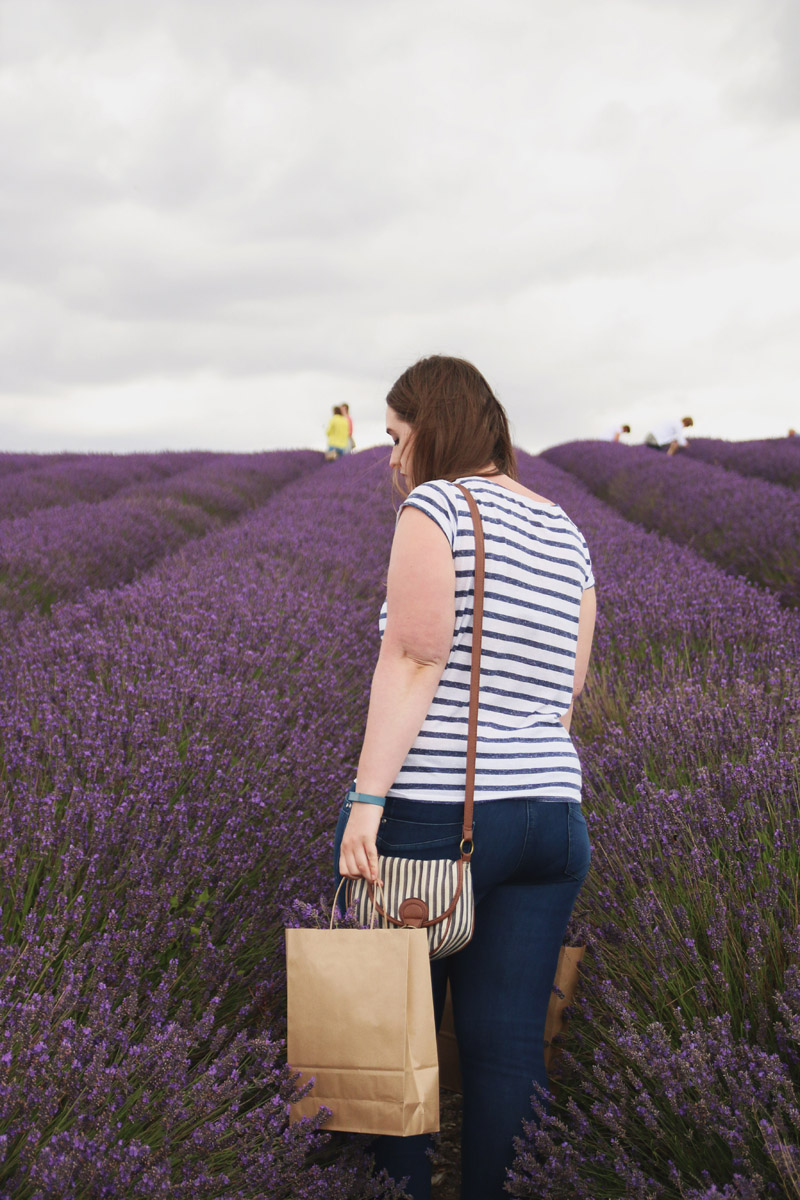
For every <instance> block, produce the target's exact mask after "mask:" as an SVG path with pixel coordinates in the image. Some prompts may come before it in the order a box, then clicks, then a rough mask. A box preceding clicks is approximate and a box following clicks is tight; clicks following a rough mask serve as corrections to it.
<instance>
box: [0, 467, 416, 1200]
mask: <svg viewBox="0 0 800 1200" xmlns="http://www.w3.org/2000/svg"><path fill="white" fill-rule="evenodd" d="M376 467H377V468H378V470H377V473H376ZM386 475H387V472H386V467H385V461H384V459H383V456H381V458H380V460H379V461H378V462H376V461H375V458H374V456H373V457H372V458H370V456H369V455H360V456H353V457H352V458H351V459H350V460H346V461H344V462H342V463H340V464H335V465H332V466H330V467H327V468H325V470H323V471H319V472H317V473H315V474H311V475H309V476H307V477H305V478H304V479H302V480H300V481H298V482H297V483H295V484H290V485H289V486H288V487H287V488H286V489H285V490H284V491H283V492H281V493H279V494H278V495H277V496H275V497H274V498H273V499H272V501H270V502H268V503H267V504H266V505H264V506H263V507H262V508H260V509H259V510H257V511H256V512H255V513H253V514H252V515H251V516H250V517H248V518H246V519H245V520H243V521H242V522H241V523H240V524H239V525H237V526H235V527H234V528H231V529H228V530H224V531H222V532H219V533H216V534H212V535H210V536H209V537H207V538H206V539H204V540H203V542H202V543H193V544H192V545H190V546H188V547H187V548H186V550H185V552H184V554H182V555H181V556H180V557H176V558H173V559H171V560H169V561H164V562H162V563H161V564H160V565H158V566H157V567H156V568H155V569H154V570H153V571H152V572H151V573H150V574H149V575H148V576H147V577H145V578H144V579H142V580H141V581H139V582H138V583H136V584H134V585H132V586H130V587H128V588H124V589H121V590H119V591H118V592H115V593H112V594H102V593H99V592H93V593H90V594H89V595H88V596H87V597H86V599H85V601H84V602H83V603H80V604H61V605H57V606H55V608H54V610H53V614H52V619H51V620H50V621H48V622H43V621H41V620H38V619H34V618H28V619H26V620H24V621H23V622H21V624H20V625H19V627H18V631H17V634H18V636H17V639H16V641H15V643H13V644H8V645H7V646H6V648H5V655H4V659H3V662H2V679H0V763H1V764H2V788H3V791H4V799H5V803H4V804H3V805H2V806H0V830H2V833H1V834H0V906H1V907H2V917H1V918H0V920H1V921H2V933H3V938H2V942H0V1008H1V1009H2V1011H3V1013H4V1014H5V1020H4V1035H5V1039H6V1040H5V1044H4V1047H3V1049H4V1053H0V1149H1V1150H2V1153H0V1194H2V1195H6V1194H8V1195H10V1194H13V1195H15V1196H31V1197H33V1196H35V1195H41V1194H48V1195H56V1194H57V1195H59V1196H64V1197H72V1196H78V1195H85V1194H87V1193H86V1189H87V1188H88V1187H91V1188H92V1194H97V1195H101V1194H108V1195H125V1196H130V1197H137V1196H142V1197H144V1196H170V1197H172V1196H179V1197H187V1198H188V1197H209V1198H210V1197H217V1196H220V1195H224V1196H225V1197H226V1198H227V1197H230V1198H231V1200H235V1198H238V1197H242V1200H244V1197H248V1198H249V1197H252V1196H276V1197H280V1196H285V1197H288V1196H290V1195H291V1196H293V1197H303V1198H304V1197H309V1198H310V1197H318V1196H321V1195H324V1196H326V1197H331V1198H332V1200H345V1198H346V1197H352V1198H355V1200H359V1198H363V1200H366V1198H367V1197H376V1198H377V1197H378V1196H385V1197H387V1200H388V1197H390V1196H392V1195H394V1192H393V1190H392V1189H391V1188H389V1187H386V1186H384V1185H382V1184H380V1183H378V1182H375V1181H371V1179H370V1174H369V1169H368V1164H367V1163H366V1161H365V1160H364V1159H363V1157H362V1156H361V1155H360V1153H359V1152H358V1151H355V1150H354V1151H353V1152H351V1153H350V1154H349V1156H345V1157H344V1158H342V1157H341V1156H338V1157H337V1158H336V1159H335V1160H334V1161H332V1162H330V1163H328V1164H327V1165H326V1162H325V1159H324V1157H323V1158H320V1157H319V1152H320V1150H321V1143H322V1142H323V1141H324V1135H318V1134H317V1133H316V1132H315V1129H316V1126H317V1125H318V1124H319V1122H315V1123H308V1122H306V1123H303V1124H302V1125H299V1126H295V1127H293V1128H292V1129H291V1130H290V1129H289V1126H288V1119H287V1100H288V1098H289V1096H290V1095H291V1094H292V1088H293V1085H292V1079H291V1076H290V1075H289V1074H288V1073H287V1070H286V1067H285V1065H284V1064H283V1062H282V1059H281V1053H280V1042H279V1038H280V1033H281V1028H282V1025H281V1021H282V1016H281V1014H282V1008H283V1000H282V988H283V969H282V950H281V944H282V927H283V924H284V921H285V920H286V919H287V918H288V919H290V920H294V921H296V920H298V917H296V916H293V915H292V913H293V911H294V909H293V905H294V904H295V902H300V901H307V900H308V899H309V898H311V899H316V898H318V897H319V896H320V894H321V893H323V892H324V893H326V894H329V892H330V888H329V880H330V873H331V862H330V857H331V842H332V833H333V825H334V822H335V812H336V808H337V806H338V803H339V802H340V799H341V795H342V792H343V788H344V786H345V781H346V780H347V779H348V776H349V774H350V773H351V772H352V770H353V765H354V760H355V756H356V754H357V747H358V739H359V735H360V727H361V725H362V724H363V719H364V705H365V701H366V687H367V681H368V678H369V674H370V669H371V665H372V661H373V658H374V655H375V653H376V649H377V631H376V625H375V613H376V608H377V605H378V602H379V596H380V591H381V588H382V577H383V572H384V571H385V565H386V559H387V552H388V546H389V542H390V538H391V530H392V525H393V519H394V513H393V510H392V507H391V503H390V500H389V494H388V487H387V479H386ZM309 1152H311V1153H312V1157H311V1158H307V1155H308V1154H309ZM90 1181H91V1182H90Z"/></svg>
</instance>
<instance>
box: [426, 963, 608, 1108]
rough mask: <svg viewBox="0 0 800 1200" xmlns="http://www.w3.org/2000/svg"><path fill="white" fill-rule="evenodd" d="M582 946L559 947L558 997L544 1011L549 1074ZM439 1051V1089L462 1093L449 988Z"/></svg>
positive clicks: (571, 995) (572, 992)
mask: <svg viewBox="0 0 800 1200" xmlns="http://www.w3.org/2000/svg"><path fill="white" fill-rule="evenodd" d="M585 950H586V947H585V946H562V947H561V951H560V953H559V956H558V965H557V967H556V977H555V980H554V986H555V987H557V988H558V990H559V991H560V992H563V994H564V996H563V999H562V998H561V996H558V995H556V993H555V992H553V994H552V996H551V997H550V1004H549V1005H548V1008H547V1017H546V1019H545V1024H544V1047H545V1049H544V1062H545V1067H546V1068H547V1070H548V1071H549V1070H550V1067H551V1066H552V1064H553V1062H554V1060H555V1058H556V1055H557V1054H558V1052H559V1049H560V1047H559V1046H554V1045H553V1038H554V1037H556V1035H557V1034H559V1033H561V1032H562V1030H563V1029H564V1025H565V1021H564V1009H565V1008H566V1007H567V1005H568V1004H572V1001H573V1000H574V999H575V989H576V987H577V986H578V979H579V971H578V966H579V963H580V962H581V960H582V958H583V955H584V951H585ZM436 1041H437V1047H438V1050H439V1079H440V1083H441V1086H442V1087H443V1088H446V1089H447V1090H448V1091H450V1092H460V1091H461V1067H460V1065H459V1061H458V1042H457V1041H456V1031H455V1025H454V1023H453V999H452V996H451V995H450V985H449V984H448V985H447V999H446V1000H445V1002H444V1016H443V1017H442V1024H441V1026H440V1027H439V1036H438V1038H437V1039H436Z"/></svg>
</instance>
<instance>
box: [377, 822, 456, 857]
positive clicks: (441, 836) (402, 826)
mask: <svg viewBox="0 0 800 1200" xmlns="http://www.w3.org/2000/svg"><path fill="white" fill-rule="evenodd" d="M462 828H463V826H462V823H461V821H447V822H436V823H433V822H429V821H406V820H401V819H400V818H398V817H392V816H386V817H383V818H382V819H381V823H380V826H379V828H378V850H379V852H380V853H381V854H403V855H405V857H407V858H437V857H439V858H444V857H447V856H449V854H450V853H451V852H452V853H454V854H455V855H457V854H458V847H459V844H460V842H461V831H462Z"/></svg>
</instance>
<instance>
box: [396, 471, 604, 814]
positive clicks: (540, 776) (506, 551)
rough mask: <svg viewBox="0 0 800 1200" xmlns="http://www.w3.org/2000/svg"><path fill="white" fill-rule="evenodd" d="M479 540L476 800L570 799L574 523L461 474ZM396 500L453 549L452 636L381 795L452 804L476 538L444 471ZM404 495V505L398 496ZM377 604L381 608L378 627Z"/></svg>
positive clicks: (576, 573)
mask: <svg viewBox="0 0 800 1200" xmlns="http://www.w3.org/2000/svg"><path fill="white" fill-rule="evenodd" d="M459 482H461V483H464V484H465V485H466V486H467V487H468V488H469V490H470V491H471V492H472V494H473V495H474V497H475V500H476V502H477V505H478V509H479V511H480V514H481V519H482V521H483V531H484V539H485V544H486V585H485V594H484V618H483V648H482V654H481V690H480V706H479V711H478V751H477V759H476V768H475V803H476V804H478V803H480V802H482V801H487V800H501V799H509V798H514V797H528V798H533V799H537V800H559V801H563V800H571V801H577V802H580V798H581V766H580V762H579V760H578V755H577V753H576V751H575V747H574V746H573V744H572V739H571V738H570V736H569V734H568V733H567V731H566V729H565V728H564V726H563V725H562V724H561V722H560V720H559V717H560V716H561V715H562V714H563V713H565V712H566V711H567V709H568V708H569V705H570V702H571V700H572V684H573V678H574V674H575V653H576V648H577V642H578V617H579V613H580V604H581V596H582V594H583V591H584V589H585V588H588V587H592V586H593V585H594V576H593V574H592V565H591V560H590V558H589V550H588V548H587V546H586V542H585V541H584V538H583V535H582V534H581V533H580V531H579V530H578V529H577V527H576V526H575V525H574V524H573V523H572V521H571V520H570V519H569V517H568V516H567V514H566V513H565V512H564V510H563V509H562V508H560V507H559V505H557V504H546V503H544V502H542V501H539V500H532V499H529V498H528V497H526V496H521V495H518V494H517V493H516V492H512V491H510V490H509V489H508V488H506V487H503V485H502V484H498V483H495V482H493V481H492V480H491V479H486V478H481V477H480V476H474V475H473V476H464V477H463V478H462V479H461V480H459ZM405 504H410V505H413V507H415V508H419V509H420V510H421V511H422V512H424V513H426V514H427V516H429V517H431V519H432V520H434V521H435V522H436V524H437V525H438V526H439V528H440V529H441V530H442V531H443V532H444V534H445V536H446V537H447V539H448V541H449V542H450V545H451V547H452V550H453V558H454V560H455V568H456V619H455V629H454V632H453V645H452V648H451V650H450V656H449V658H448V660H447V665H446V667H445V669H444V673H443V675H442V678H441V681H440V683H439V687H438V689H437V691H436V694H435V696H434V698H433V702H432V704H431V707H430V709H429V711H428V715H427V716H426V718H425V720H424V722H423V724H422V728H421V729H420V732H419V735H418V736H417V739H416V741H415V742H414V744H413V746H412V747H411V749H410V751H409V753H408V756H407V758H406V760H405V762H404V763H403V766H402V767H401V769H400V773H399V775H398V776H397V778H396V780H395V781H394V784H393V785H392V787H391V788H390V789H389V792H388V795H389V796H403V797H406V798H407V799H413V800H427V801H434V800H435V801H439V802H442V801H444V802H447V801H450V802H452V803H454V804H455V803H459V804H463V802H464V776H465V770H466V753H467V719H468V714H469V678H470V663H471V655H472V612H473V588H474V583H475V538H474V534H473V528H472V518H471V516H470V511H469V508H468V506H467V501H466V499H465V498H464V496H463V495H462V493H461V492H460V491H459V490H458V488H457V487H456V486H455V485H454V484H452V483H449V482H447V481H445V480H433V481H431V482H430V483H423V484H421V485H420V486H419V487H416V488H414V490H413V491H412V492H411V493H410V494H409V496H408V498H407V499H406V501H405ZM404 506H405V505H404ZM385 628H386V604H385V603H384V605H383V608H382V609H381V616H380V630H381V636H382V635H383V632H384V630H385Z"/></svg>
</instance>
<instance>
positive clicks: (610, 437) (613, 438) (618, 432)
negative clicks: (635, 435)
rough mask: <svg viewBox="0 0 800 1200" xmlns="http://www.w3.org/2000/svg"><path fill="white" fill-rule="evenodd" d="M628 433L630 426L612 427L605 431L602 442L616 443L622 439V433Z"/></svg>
mask: <svg viewBox="0 0 800 1200" xmlns="http://www.w3.org/2000/svg"><path fill="white" fill-rule="evenodd" d="M630 431H631V427H630V425H612V427H611V428H610V429H607V430H606V431H605V433H604V434H603V437H602V440H603V441H604V442H618V441H620V439H621V438H622V435H623V433H630Z"/></svg>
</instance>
